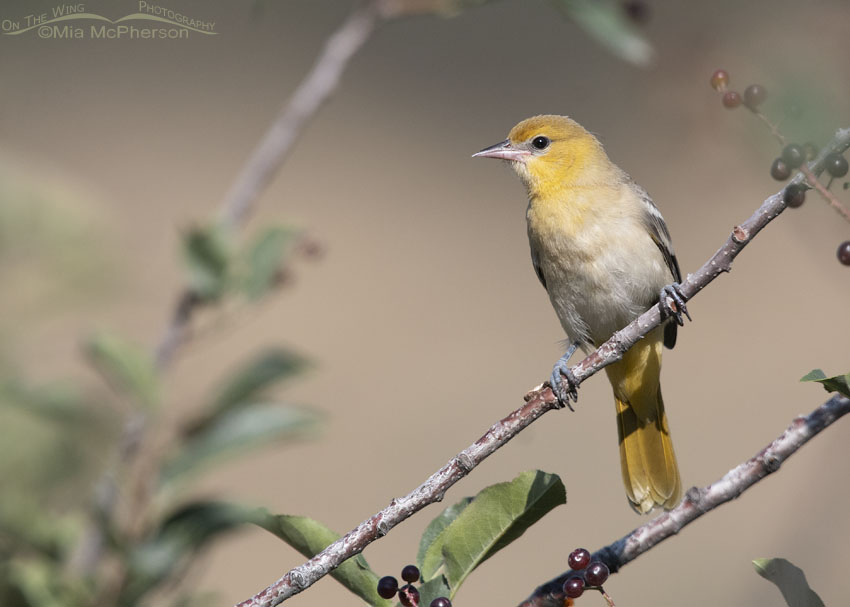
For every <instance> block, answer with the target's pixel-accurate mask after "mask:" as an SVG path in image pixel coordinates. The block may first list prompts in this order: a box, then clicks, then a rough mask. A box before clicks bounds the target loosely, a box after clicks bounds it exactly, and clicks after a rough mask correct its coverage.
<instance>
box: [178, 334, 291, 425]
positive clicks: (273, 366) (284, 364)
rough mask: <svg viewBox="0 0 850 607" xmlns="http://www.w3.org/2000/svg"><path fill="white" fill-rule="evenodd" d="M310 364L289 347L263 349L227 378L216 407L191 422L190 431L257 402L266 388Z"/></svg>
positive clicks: (213, 406) (219, 392)
mask: <svg viewBox="0 0 850 607" xmlns="http://www.w3.org/2000/svg"><path fill="white" fill-rule="evenodd" d="M306 366H307V362H306V360H304V359H303V358H301V357H300V356H298V355H297V354H293V353H292V352H289V351H287V350H283V349H272V350H268V351H266V352H263V353H262V354H260V355H259V356H257V357H256V358H254V359H253V360H251V361H249V362H248V363H247V364H246V365H245V366H243V367H241V368H240V369H238V370H237V371H236V372H235V373H233V374H231V375H230V377H229V378H228V379H227V380H225V383H224V385H223V386H222V387H221V389H220V390H219V391H218V396H217V397H216V398H215V400H214V401H213V403H212V406H211V407H210V408H209V410H207V411H204V412H202V413H201V417H199V418H198V419H197V420H195V421H193V422H192V423H190V424H189V426H188V428H187V432H188V433H189V434H190V435H191V434H194V433H196V432H198V431H199V430H202V429H204V428H205V427H207V426H208V425H209V424H210V423H212V422H214V421H215V420H216V419H217V418H218V417H219V416H221V415H222V414H223V413H227V412H229V411H231V410H233V409H238V408H240V407H243V406H245V405H248V404H253V403H255V402H256V401H257V399H258V397H259V396H260V394H261V393H262V391H263V390H265V389H267V388H269V387H271V386H272V385H274V384H275V383H277V382H279V381H282V380H284V379H287V378H289V377H291V376H293V375H295V374H297V373H298V372H300V371H301V370H302V369H304V368H305V367H306Z"/></svg>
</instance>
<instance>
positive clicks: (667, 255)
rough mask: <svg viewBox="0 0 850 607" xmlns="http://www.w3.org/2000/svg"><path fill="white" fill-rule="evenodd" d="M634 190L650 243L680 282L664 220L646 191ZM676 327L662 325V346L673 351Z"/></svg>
mask: <svg viewBox="0 0 850 607" xmlns="http://www.w3.org/2000/svg"><path fill="white" fill-rule="evenodd" d="M634 188H635V190H636V191H637V193H638V195H639V196H640V198H641V201H642V202H643V208H644V214H643V220H644V224H645V225H646V228H647V231H648V232H649V235H650V237H651V238H652V241H653V242H654V243H655V244H656V246H657V247H658V249H659V250H660V251H661V255H663V256H664V261H665V262H666V263H667V267H668V268H669V269H670V274H672V275H673V280H674V281H676V282H682V272H681V270H680V269H679V260H678V259H676V253H674V252H673V241H672V239H671V238H670V232H669V231H668V230H667V224H666V223H664V218H663V217H662V216H661V212H660V211H659V210H658V207H656V206H655V203H654V202H653V201H652V198H650V197H649V194H647V192H646V190H644V189H643V188H642V187H640V186H639V185H637V184H634ZM677 328H678V327H677V325H676V323H674V322H668V323H667V324H666V325H664V345H665V346H666V347H667V348H670V349H671V350H672V349H673V346H675V345H676V333H677Z"/></svg>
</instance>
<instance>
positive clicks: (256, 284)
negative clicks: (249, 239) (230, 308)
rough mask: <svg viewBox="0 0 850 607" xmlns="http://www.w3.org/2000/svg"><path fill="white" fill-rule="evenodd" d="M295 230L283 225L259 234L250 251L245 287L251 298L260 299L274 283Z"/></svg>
mask: <svg viewBox="0 0 850 607" xmlns="http://www.w3.org/2000/svg"><path fill="white" fill-rule="evenodd" d="M294 235H295V232H294V231H293V230H287V229H285V228H281V227H271V228H267V229H266V230H265V231H263V232H261V233H260V234H259V236H257V238H256V240H255V241H254V242H253V243H252V244H251V247H250V249H249V251H248V273H247V275H246V276H245V280H244V283H243V289H244V290H245V294H246V295H247V296H248V297H249V298H250V299H258V298H259V297H262V296H263V295H265V293H266V292H267V291H268V290H269V289H270V288H271V287H272V285H274V282H275V277H276V275H277V272H278V270H279V269H280V263H281V260H282V259H283V254H284V252H285V251H286V248H287V246H288V245H289V244H290V243H291V242H292V240H293V236H294Z"/></svg>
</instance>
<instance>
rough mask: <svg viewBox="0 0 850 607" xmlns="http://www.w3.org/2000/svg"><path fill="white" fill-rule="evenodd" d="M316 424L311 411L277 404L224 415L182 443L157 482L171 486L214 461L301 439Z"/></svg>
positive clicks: (243, 409) (255, 405)
mask: <svg viewBox="0 0 850 607" xmlns="http://www.w3.org/2000/svg"><path fill="white" fill-rule="evenodd" d="M318 420H319V416H318V414H317V413H316V412H314V411H311V410H309V409H304V408H298V407H292V406H284V405H279V404H253V405H251V406H248V407H244V408H242V409H235V410H232V411H227V412H224V413H222V414H221V415H219V416H217V417H216V418H215V419H214V420H212V421H211V422H210V423H209V424H207V425H206V426H204V428H203V429H201V430H199V431H197V432H196V433H195V434H193V435H192V436H191V437H189V438H188V439H187V440H186V441H185V442H184V444H183V445H182V446H181V447H180V449H179V452H178V453H177V454H176V455H175V456H174V457H173V458H172V459H170V460H169V461H167V462H166V463H165V465H164V466H163V468H162V471H161V478H160V480H161V482H162V483H163V484H166V483H170V482H173V481H175V480H177V479H178V478H179V477H183V476H184V475H186V474H189V473H193V472H196V471H197V470H198V469H200V468H201V467H202V466H204V465H207V464H209V463H210V462H211V461H213V460H215V459H218V458H222V457H225V456H233V455H235V454H237V453H241V452H244V451H247V450H249V449H255V448H257V447H260V446H263V445H266V444H268V443H270V442H272V441H275V440H280V439H284V438H294V437H298V436H303V435H305V434H307V433H309V432H311V431H314V430H315V428H316V425H317V422H318Z"/></svg>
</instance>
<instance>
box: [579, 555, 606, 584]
mask: <svg viewBox="0 0 850 607" xmlns="http://www.w3.org/2000/svg"><path fill="white" fill-rule="evenodd" d="M609 573H610V572H609V571H608V565H606V564H605V563H603V562H602V561H593V562H592V563H591V564H590V565H589V566H588V568H587V572H586V573H585V574H584V579H585V580H586V581H587V584H588V586H601V585H602V584H604V583H605V580H607V579H608V574H609Z"/></svg>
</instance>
